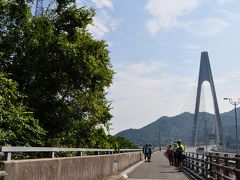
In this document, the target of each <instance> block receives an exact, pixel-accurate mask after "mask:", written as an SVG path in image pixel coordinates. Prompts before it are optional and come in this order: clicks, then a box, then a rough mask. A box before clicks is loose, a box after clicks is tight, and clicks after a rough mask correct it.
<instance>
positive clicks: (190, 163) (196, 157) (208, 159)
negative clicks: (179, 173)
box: [183, 153, 240, 180]
mask: <svg viewBox="0 0 240 180" xmlns="http://www.w3.org/2000/svg"><path fill="white" fill-rule="evenodd" d="M183 167H184V170H185V172H186V173H188V174H189V175H191V176H192V177H194V179H216V180H221V179H224V180H225V179H226V180H228V179H229V180H231V179H240V156H239V155H235V157H233V156H232V155H229V154H223V153H222V154H220V153H206V154H203V155H200V154H196V153H186V159H185V160H184V163H183Z"/></svg>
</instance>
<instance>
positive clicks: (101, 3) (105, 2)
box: [91, 0, 113, 9]
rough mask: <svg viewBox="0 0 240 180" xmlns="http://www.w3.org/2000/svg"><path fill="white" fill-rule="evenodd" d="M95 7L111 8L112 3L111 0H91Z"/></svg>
mask: <svg viewBox="0 0 240 180" xmlns="http://www.w3.org/2000/svg"><path fill="white" fill-rule="evenodd" d="M91 1H92V3H93V4H94V5H95V6H96V7H97V8H110V9H113V3H112V1H111V0H91Z"/></svg>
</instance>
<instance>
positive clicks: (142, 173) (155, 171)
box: [125, 151, 188, 180]
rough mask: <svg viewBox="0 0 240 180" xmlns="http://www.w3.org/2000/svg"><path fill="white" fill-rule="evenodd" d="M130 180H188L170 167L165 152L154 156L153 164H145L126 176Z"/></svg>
mask: <svg viewBox="0 0 240 180" xmlns="http://www.w3.org/2000/svg"><path fill="white" fill-rule="evenodd" d="M125 176H127V179H128V180H167V179H169V180H187V179H188V178H187V177H186V176H185V175H184V174H183V173H182V172H178V169H177V168H176V167H174V166H170V165H169V162H168V159H167V158H166V157H165V156H164V151H161V152H159V151H158V152H155V153H153V154H152V159H151V162H143V163H141V164H140V165H139V166H138V167H136V168H135V169H134V170H132V171H131V172H129V173H128V174H126V175H125Z"/></svg>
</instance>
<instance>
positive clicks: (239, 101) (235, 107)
mask: <svg viewBox="0 0 240 180" xmlns="http://www.w3.org/2000/svg"><path fill="white" fill-rule="evenodd" d="M223 100H228V101H229V102H230V103H231V104H232V105H234V112H235V129H236V142H237V154H239V144H238V127H237V126H238V125H237V105H238V104H239V103H240V98H238V100H237V101H233V100H232V98H223Z"/></svg>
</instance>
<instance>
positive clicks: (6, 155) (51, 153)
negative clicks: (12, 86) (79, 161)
mask: <svg viewBox="0 0 240 180" xmlns="http://www.w3.org/2000/svg"><path fill="white" fill-rule="evenodd" d="M136 151H142V149H118V150H116V149H98V148H57V147H13V146H2V147H1V149H0V152H1V154H2V156H3V158H2V159H3V160H6V161H10V160H12V153H45V155H46V156H45V157H48V158H55V155H56V153H59V152H78V155H79V156H83V155H84V154H86V153H87V152H93V153H94V154H96V155H100V154H113V153H125V152H136Z"/></svg>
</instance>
